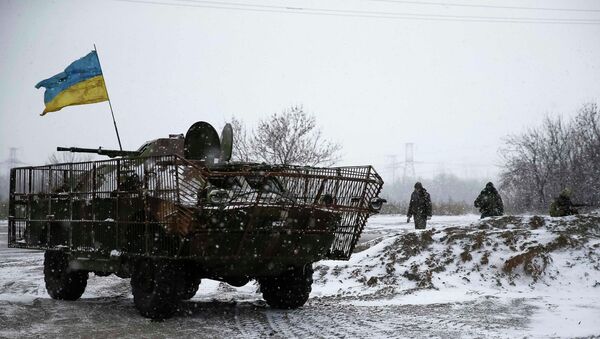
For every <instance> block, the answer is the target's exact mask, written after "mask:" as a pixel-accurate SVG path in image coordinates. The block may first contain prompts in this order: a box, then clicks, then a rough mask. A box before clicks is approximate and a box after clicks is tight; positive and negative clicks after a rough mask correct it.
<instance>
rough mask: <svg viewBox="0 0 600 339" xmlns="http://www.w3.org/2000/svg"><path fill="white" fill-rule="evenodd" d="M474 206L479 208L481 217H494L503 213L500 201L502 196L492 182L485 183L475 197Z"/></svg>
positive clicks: (502, 205)
mask: <svg viewBox="0 0 600 339" xmlns="http://www.w3.org/2000/svg"><path fill="white" fill-rule="evenodd" d="M474 204H475V207H478V208H479V212H481V219H483V218H485V217H494V216H500V215H502V214H504V204H503V203H502V198H501V197H500V194H498V191H497V190H496V187H494V184H492V183H491V182H488V183H487V184H486V185H485V188H484V189H483V191H481V193H479V196H478V197H477V199H475V203H474Z"/></svg>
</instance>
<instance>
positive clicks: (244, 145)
mask: <svg viewBox="0 0 600 339" xmlns="http://www.w3.org/2000/svg"><path fill="white" fill-rule="evenodd" d="M231 127H232V129H233V151H232V158H233V160H234V161H244V162H248V161H255V159H254V156H253V155H252V149H251V147H250V138H249V136H248V131H247V130H246V126H245V125H244V122H243V121H242V120H239V119H237V118H236V117H232V118H231Z"/></svg>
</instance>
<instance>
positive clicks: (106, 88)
mask: <svg viewBox="0 0 600 339" xmlns="http://www.w3.org/2000/svg"><path fill="white" fill-rule="evenodd" d="M94 52H96V58H98V66H100V73H102V83H103V84H104V90H106V98H107V99H108V106H109V107H110V115H111V116H112V120H113V125H115V132H117V141H119V149H120V150H121V151H122V150H123V147H122V146H121V138H120V137H119V129H118V128H117V122H116V121H115V113H114V112H113V108H112V104H111V103H110V96H109V95H108V87H106V82H105V81H104V72H102V65H100V57H99V56H98V50H96V44H94Z"/></svg>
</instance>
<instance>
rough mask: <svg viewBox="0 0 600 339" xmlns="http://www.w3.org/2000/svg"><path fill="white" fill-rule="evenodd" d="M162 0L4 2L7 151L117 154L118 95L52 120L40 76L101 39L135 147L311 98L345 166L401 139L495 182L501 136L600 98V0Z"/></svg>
mask: <svg viewBox="0 0 600 339" xmlns="http://www.w3.org/2000/svg"><path fill="white" fill-rule="evenodd" d="M154 1H155V0H152V1H149V2H154ZM218 1H220V2H229V1H227V0H218ZM149 2H143V3H142V2H137V3H136V2H125V1H102V2H100V1H97V2H96V1H66V0H64V1H63V0H55V1H7V0H0V74H1V75H2V76H1V77H0V160H4V159H6V158H7V157H8V148H9V147H11V146H14V147H18V148H19V153H18V154H19V157H20V159H21V160H22V161H24V162H26V163H28V164H31V165H34V164H42V163H44V162H45V161H46V159H47V158H48V156H49V155H50V154H51V153H52V152H53V151H54V150H55V147H56V146H80V147H94V148H95V147H98V146H104V147H105V148H115V149H118V144H117V141H116V137H115V133H114V129H113V125H112V121H111V118H110V110H109V106H108V103H106V102H104V103H99V104H92V105H83V106H72V107H67V108H64V109H62V110H61V111H58V112H53V113H49V114H48V115H46V116H44V117H40V116H39V113H41V111H42V110H43V108H44V104H43V90H42V89H40V90H36V89H35V88H34V85H35V84H36V83H37V82H38V81H40V80H43V79H46V78H48V77H50V76H53V75H55V74H57V73H59V72H61V71H63V70H64V68H65V67H66V66H67V65H68V64H70V63H71V62H72V61H74V60H76V59H78V58H80V57H82V56H84V55H85V54H87V53H89V51H90V50H92V49H93V44H94V43H95V44H96V45H97V47H98V54H99V57H100V62H101V64H102V67H103V71H104V77H105V79H106V83H107V86H108V91H109V95H110V97H111V101H112V104H113V108H114V110H115V116H116V119H117V123H118V126H119V131H120V134H121V138H122V142H123V148H124V149H136V148H138V147H139V146H140V145H141V144H142V143H143V142H144V141H146V140H149V139H153V138H157V137H161V136H167V135H168V134H169V133H184V132H185V131H186V130H187V128H188V127H189V126H190V125H191V124H192V123H193V122H195V121H197V120H205V121H208V122H210V123H212V124H213V125H215V127H217V129H218V130H220V128H221V127H222V126H223V124H224V123H225V122H227V121H228V120H229V118H230V117H231V116H232V115H235V116H237V117H239V118H241V119H242V120H244V121H245V122H247V123H248V124H254V123H255V122H256V121H257V120H258V119H260V118H262V117H266V116H268V115H269V114H272V113H274V112H279V111H281V110H283V109H285V108H286V107H289V106H290V105H296V104H301V105H303V106H304V107H305V108H306V110H307V111H309V112H311V113H314V114H315V115H316V116H317V119H318V122H319V123H320V125H321V126H322V129H323V131H324V133H325V135H326V136H328V137H329V138H331V139H333V140H335V141H338V142H339V143H341V144H342V145H343V147H344V149H343V155H344V157H343V161H342V162H341V164H342V165H363V164H373V165H375V166H376V168H377V169H378V170H379V172H381V173H382V174H385V175H388V173H389V171H387V170H386V169H385V167H386V166H387V163H388V162H389V158H387V157H386V155H391V154H397V155H398V160H402V159H403V157H404V143H406V142H414V143H415V160H417V161H423V162H428V163H430V164H428V165H426V166H417V174H418V175H423V176H430V175H432V174H435V173H438V172H440V171H443V170H446V171H453V172H455V173H456V174H459V175H465V174H471V175H476V176H485V175H489V176H493V175H495V173H496V170H495V168H494V166H493V165H494V164H499V163H500V159H499V157H498V154H497V149H498V147H499V146H500V145H501V143H502V138H503V137H504V136H506V135H507V134H509V133H515V132H519V131H522V130H523V129H524V128H526V127H528V126H534V125H536V124H538V123H539V122H540V120H541V119H542V118H543V117H544V116H545V115H546V114H551V115H559V114H560V115H564V116H571V115H573V114H574V112H575V111H576V110H577V109H578V108H579V107H580V106H581V105H582V104H583V103H585V102H591V101H593V102H598V101H599V100H598V99H599V97H600V3H598V2H597V1H534V0H528V1H499V0H490V1H486V2H484V3H482V2H479V1H469V0H439V1H438V2H444V3H449V4H486V5H501V6H508V7H510V6H513V7H514V6H518V7H538V8H539V7H544V8H554V9H556V8H563V9H564V8H571V9H585V10H587V11H579V12H578V11H564V10H539V9H538V10H522V9H521V10H520V9H514V8H512V9H507V8H490V7H487V8H482V7H465V6H438V5H432V4H430V5H416V4H410V3H407V2H393V1H388V2H386V1H369V0H347V1H334V0H329V1H328V0H322V1H290V0H288V1H284V0H279V1H269V0H255V1H246V2H243V3H246V4H254V5H262V6H288V7H295V8H297V7H302V8H305V9H304V10H303V11H304V13H306V12H307V10H306V8H321V9H334V10H355V11H360V12H361V13H363V14H364V13H365V12H366V11H371V12H373V11H378V12H385V13H421V14H425V15H445V16H449V15H454V16H477V17H505V18H551V19H555V18H560V19H588V20H595V21H596V22H597V23H596V24H539V23H510V22H489V21H490V19H483V22H465V21H464V20H463V21H445V20H444V21H442V20H407V19H390V18H382V17H381V16H379V17H377V18H365V17H349V16H340V15H306V14H297V13H298V12H302V11H298V10H282V11H283V12H285V13H282V12H281V11H275V12H260V11H250V10H231V9H229V10H228V9H217V8H207V7H194V6H199V5H201V6H205V5H211V4H212V5H214V4H213V2H205V1H199V2H194V1H179V2H176V1H167V0H156V2H159V3H166V2H169V3H171V4H174V3H176V4H180V5H181V6H164V5H156V4H151V3H149ZM214 2H215V3H216V2H217V0H215V1H214ZM231 2H234V1H231ZM239 3H242V1H239ZM237 7H238V8H239V7H240V6H237ZM246 8H247V9H257V8H264V9H268V10H272V9H276V8H275V7H246ZM591 10H596V11H591ZM329 13H336V14H339V13H340V12H329ZM427 18H429V19H430V18H431V17H427ZM456 164H460V166H457V165H456ZM465 164H467V165H465ZM401 172H402V168H400V169H399V170H398V173H400V174H401Z"/></svg>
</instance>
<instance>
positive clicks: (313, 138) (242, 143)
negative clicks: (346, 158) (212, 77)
mask: <svg viewBox="0 0 600 339" xmlns="http://www.w3.org/2000/svg"><path fill="white" fill-rule="evenodd" d="M232 126H233V129H234V135H235V134H238V136H237V138H236V137H235V136H234V153H235V154H234V159H236V160H252V161H259V162H265V163H268V164H283V165H310V166H316V165H323V166H328V165H332V164H334V163H335V162H336V161H337V160H339V152H340V150H341V146H340V145H339V144H337V143H334V142H331V141H329V140H327V139H325V138H324V137H323V134H322V132H321V130H320V129H319V128H318V127H317V124H316V118H315V116H313V115H309V114H307V113H306V112H305V111H304V109H303V108H302V107H301V106H293V107H291V108H290V109H287V110H285V111H283V112H281V113H275V114H273V115H271V116H270V117H269V118H267V119H265V120H261V121H259V123H258V126H257V127H256V130H254V131H252V133H251V135H249V134H248V133H247V132H246V129H245V127H244V126H243V124H242V123H241V122H240V121H239V120H237V119H235V118H234V119H233V123H232ZM236 143H237V145H236Z"/></svg>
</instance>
